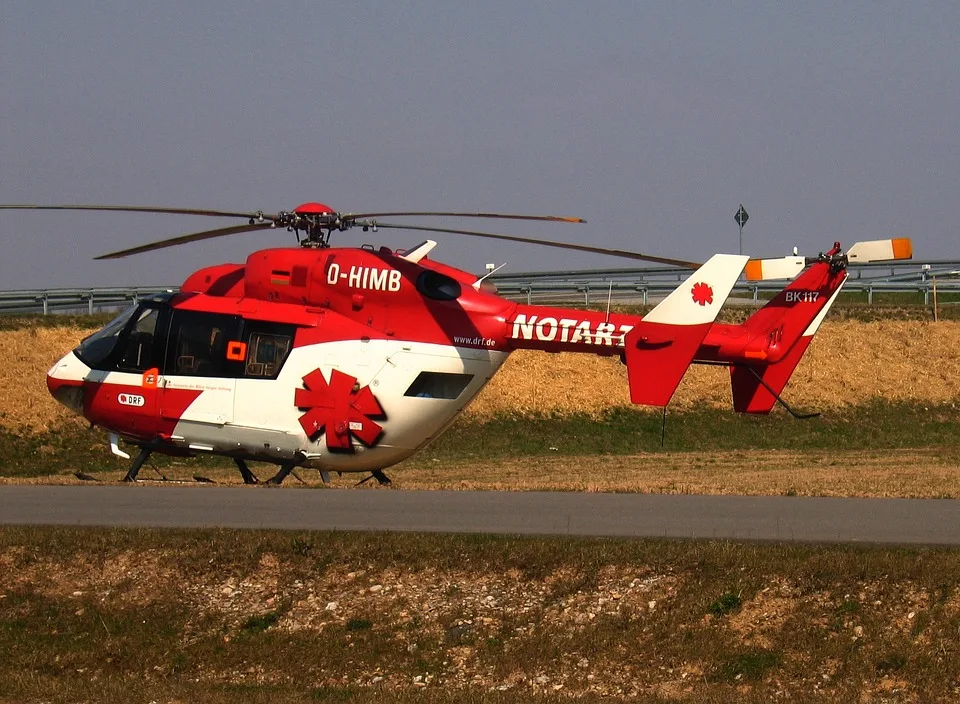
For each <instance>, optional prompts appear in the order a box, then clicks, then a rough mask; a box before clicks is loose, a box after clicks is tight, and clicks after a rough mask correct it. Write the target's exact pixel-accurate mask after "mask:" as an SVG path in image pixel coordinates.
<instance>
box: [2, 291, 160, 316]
mask: <svg viewBox="0 0 960 704" xmlns="http://www.w3.org/2000/svg"><path fill="white" fill-rule="evenodd" d="M170 290H176V287H169V286H146V287H137V288H119V287H116V288H54V289H37V290H30V291H0V313H43V314H44V315H47V314H49V313H65V312H70V313H79V312H87V313H90V314H93V313H95V312H98V311H104V310H116V309H119V308H126V307H128V306H131V305H135V304H137V303H138V302H139V301H140V299H142V298H149V297H150V296H153V295H155V294H157V293H163V292H165V291H170Z"/></svg>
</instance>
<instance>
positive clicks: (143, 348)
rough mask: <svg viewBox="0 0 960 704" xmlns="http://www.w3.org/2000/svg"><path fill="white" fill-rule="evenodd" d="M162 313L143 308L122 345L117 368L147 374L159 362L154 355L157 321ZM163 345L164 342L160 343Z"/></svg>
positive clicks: (153, 309)
mask: <svg viewBox="0 0 960 704" xmlns="http://www.w3.org/2000/svg"><path fill="white" fill-rule="evenodd" d="M159 317H160V311H159V310H157V309H156V308H143V309H141V310H140V311H139V312H138V314H137V316H136V321H135V322H134V323H133V327H132V328H131V329H130V332H129V334H127V335H126V336H125V337H124V338H123V341H122V342H121V344H120V347H121V353H120V359H119V360H118V362H117V368H118V369H120V370H122V371H127V372H131V371H132V372H145V371H147V370H148V369H150V368H151V367H153V366H154V365H155V364H156V363H157V362H158V361H159V360H156V359H155V358H156V357H157V356H158V355H156V354H155V353H154V344H153V343H154V339H155V337H156V334H157V320H158V319H159ZM160 342H161V344H162V342H163V341H162V340H161V341H160Z"/></svg>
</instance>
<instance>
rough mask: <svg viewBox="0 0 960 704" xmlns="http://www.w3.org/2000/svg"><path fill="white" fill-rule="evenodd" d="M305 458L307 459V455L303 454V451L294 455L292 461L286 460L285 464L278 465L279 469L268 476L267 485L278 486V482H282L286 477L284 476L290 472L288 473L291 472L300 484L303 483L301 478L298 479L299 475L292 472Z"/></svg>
mask: <svg viewBox="0 0 960 704" xmlns="http://www.w3.org/2000/svg"><path fill="white" fill-rule="evenodd" d="M306 459H307V456H306V455H304V454H303V453H297V455H296V457H295V458H294V460H293V462H287V463H286V464H281V465H280V471H279V472H277V473H276V474H274V475H273V476H272V477H270V478H269V479H268V480H267V484H269V485H271V486H280V484H282V483H283V480H284V479H286V478H287V475H288V474H290V473H293V476H295V477H296V478H297V480H298V481H299V482H300V483H301V484H303V483H304V482H303V480H302V479H300V477H299V476H297V473H296V472H294V470H295V469H296V468H297V467H299V466H300V465H301V464H303V463H304V462H305V461H306Z"/></svg>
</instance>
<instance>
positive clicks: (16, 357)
mask: <svg viewBox="0 0 960 704" xmlns="http://www.w3.org/2000/svg"><path fill="white" fill-rule="evenodd" d="M90 332H91V330H89V329H83V328H78V327H76V328H51V329H30V330H15V331H3V332H0V359H4V360H5V361H6V364H5V365H3V368H2V369H0V427H5V428H8V429H18V428H23V427H27V428H31V429H33V430H36V431H43V430H45V429H47V428H49V427H50V426H51V425H54V424H57V423H59V422H60V421H62V420H63V419H64V418H66V417H68V416H69V413H68V412H67V411H66V410H65V409H63V408H61V407H60V406H59V405H58V404H57V403H56V402H55V401H54V400H53V399H52V398H51V397H50V396H49V394H48V393H47V389H46V383H45V376H46V372H47V370H48V369H49V368H50V366H51V365H52V364H53V363H54V362H55V361H56V360H57V359H58V358H59V357H60V356H61V355H62V354H63V353H64V352H65V351H66V350H69V349H71V348H73V347H74V346H76V344H77V343H78V342H79V341H80V340H81V339H82V338H83V337H84V336H86V335H88V334H89V333H90ZM957 349H960V322H957V321H945V322H939V323H929V322H918V321H888V322H886V321H885V322H857V321H842V322H831V321H827V322H826V323H824V325H823V327H822V328H821V330H820V333H819V334H818V335H817V337H816V338H815V339H814V342H813V344H812V345H811V347H810V350H809V352H808V353H807V355H806V356H805V357H804V359H803V361H802V362H801V363H800V366H799V367H798V368H797V371H796V373H795V374H794V378H793V380H792V381H791V383H790V385H789V386H788V387H787V391H786V393H785V397H786V398H787V399H788V400H789V401H791V402H793V403H795V404H797V405H798V406H801V407H804V406H806V407H816V408H836V407H838V406H844V405H855V404H859V403H864V402H868V401H872V400H877V399H880V400H888V401H915V402H930V403H943V402H950V401H953V400H955V399H958V398H960V354H957V352H956V350H957ZM629 404H630V398H629V392H628V389H627V374H626V367H624V366H623V365H622V364H621V363H620V362H619V360H617V359H615V358H607V357H593V356H590V355H584V354H572V353H563V354H544V353H541V352H531V351H524V350H521V351H519V352H516V353H514V354H513V355H511V357H510V359H509V360H508V361H507V363H506V364H505V365H504V367H503V369H502V370H501V371H500V373H499V374H498V375H497V376H496V377H494V379H493V380H492V381H491V382H490V385H489V386H488V387H487V388H486V389H485V390H484V391H483V392H482V393H481V394H480V396H479V397H478V398H477V399H476V401H475V402H474V403H473V405H472V406H471V407H470V408H469V409H468V410H467V412H466V413H467V416H468V417H472V418H476V419H483V418H487V417H491V416H494V415H498V414H503V413H522V414H568V413H577V412H586V413H593V414H598V413H601V412H603V411H604V410H606V409H608V408H611V407H616V406H627V405H629ZM704 404H706V405H709V406H719V407H729V406H730V381H729V374H728V372H727V370H726V369H725V368H722V367H700V366H696V367H692V368H691V369H690V371H689V372H688V373H687V375H686V377H685V378H684V380H683V382H682V383H681V385H680V388H679V389H678V391H677V394H676V396H675V397H674V400H673V402H672V407H673V408H674V409H675V410H682V409H684V408H693V407H696V406H702V405H704Z"/></svg>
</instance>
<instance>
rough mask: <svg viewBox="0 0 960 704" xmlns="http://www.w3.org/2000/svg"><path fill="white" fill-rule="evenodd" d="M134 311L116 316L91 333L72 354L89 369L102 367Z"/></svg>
mask: <svg viewBox="0 0 960 704" xmlns="http://www.w3.org/2000/svg"><path fill="white" fill-rule="evenodd" d="M136 311H137V309H136V307H133V308H130V309H129V310H126V311H124V312H123V313H121V314H120V315H118V316H117V317H116V318H114V319H113V320H111V321H110V322H109V323H107V326H106V327H105V328H104V329H103V330H100V331H99V332H95V333H93V334H92V335H91V336H90V337H88V338H86V339H85V340H84V341H83V342H81V343H80V346H79V347H77V349H75V350H74V354H76V355H77V357H79V358H80V361H82V362H83V363H84V364H86V365H87V366H88V367H90V368H91V369H96V368H97V367H99V366H100V365H102V364H103V363H104V361H105V360H106V359H107V357H109V356H110V353H111V352H113V349H114V347H116V346H117V338H118V337H119V336H120V333H121V332H123V329H124V328H125V327H126V326H127V323H128V322H130V318H132V317H133V314H134V313H135V312H136Z"/></svg>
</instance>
